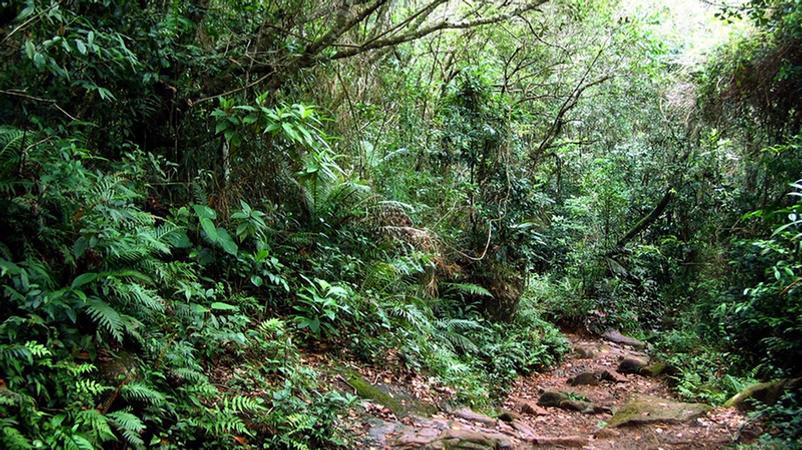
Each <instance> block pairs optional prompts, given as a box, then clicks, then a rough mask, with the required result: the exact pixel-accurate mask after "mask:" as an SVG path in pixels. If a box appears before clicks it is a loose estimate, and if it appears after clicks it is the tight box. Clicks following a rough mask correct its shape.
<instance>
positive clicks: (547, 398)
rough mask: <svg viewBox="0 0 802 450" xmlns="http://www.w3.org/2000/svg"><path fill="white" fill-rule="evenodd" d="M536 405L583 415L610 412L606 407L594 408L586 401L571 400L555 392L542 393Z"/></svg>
mask: <svg viewBox="0 0 802 450" xmlns="http://www.w3.org/2000/svg"><path fill="white" fill-rule="evenodd" d="M537 404H538V405H540V406H548V407H554V408H562V409H567V410H569V411H579V412H581V413H583V414H598V413H605V412H606V413H609V412H611V410H610V408H608V407H605V406H596V405H594V404H593V403H591V402H588V401H584V400H577V399H572V398H570V397H569V396H568V394H566V393H564V392H557V391H545V392H543V393H542V394H541V395H540V399H539V400H538V402H537Z"/></svg>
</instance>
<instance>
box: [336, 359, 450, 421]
mask: <svg viewBox="0 0 802 450" xmlns="http://www.w3.org/2000/svg"><path fill="white" fill-rule="evenodd" d="M336 371H337V373H339V374H340V375H341V376H342V377H343V378H344V379H345V380H346V382H347V383H348V384H349V385H350V386H351V387H353V388H354V390H356V394H357V395H358V396H359V397H361V398H363V399H365V400H370V401H372V402H374V403H377V404H379V405H382V406H384V407H385V408H387V409H389V410H390V411H392V412H393V414H395V415H396V416H398V417H406V416H410V415H417V416H424V417H430V416H431V415H432V414H434V413H436V412H437V407H436V406H435V405H433V404H429V403H425V402H421V401H420V400H417V399H415V398H413V397H412V396H411V395H409V394H407V393H405V392H403V390H400V389H393V387H392V386H383V385H382V386H376V385H373V384H371V382H370V381H368V380H366V379H365V377H363V376H362V374H360V373H359V372H357V371H356V370H353V369H351V368H347V367H338V368H337V369H336Z"/></svg>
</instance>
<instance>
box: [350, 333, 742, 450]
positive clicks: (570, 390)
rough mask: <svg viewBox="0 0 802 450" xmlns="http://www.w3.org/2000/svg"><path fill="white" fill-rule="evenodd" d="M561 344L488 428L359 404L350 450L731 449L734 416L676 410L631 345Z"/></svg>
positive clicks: (478, 421)
mask: <svg viewBox="0 0 802 450" xmlns="http://www.w3.org/2000/svg"><path fill="white" fill-rule="evenodd" d="M568 337H569V339H570V340H571V343H572V345H573V348H574V351H573V353H572V354H571V355H570V356H568V357H567V358H566V359H565V360H564V361H563V363H562V364H561V365H560V366H558V367H556V368H553V369H552V370H550V371H548V372H544V373H540V374H534V375H531V376H527V377H523V378H521V379H519V380H518V381H517V382H516V383H515V385H514V386H513V389H512V391H511V393H510V395H509V396H508V397H507V398H506V400H505V401H504V405H503V409H501V410H500V414H499V416H498V417H497V418H491V417H489V416H485V415H482V414H479V413H476V412H474V411H471V410H469V409H465V408H463V409H457V410H449V411H442V410H441V411H440V412H438V413H435V414H432V415H430V416H424V415H419V414H416V413H409V414H405V413H403V412H398V411H390V410H388V408H386V407H383V406H381V405H377V404H375V403H371V402H369V401H368V402H366V403H365V414H363V415H360V416H359V417H358V418H355V419H356V420H355V421H354V423H357V422H359V423H360V424H361V425H357V426H354V428H353V429H354V432H355V433H360V432H361V433H363V434H364V440H363V442H362V443H361V444H360V448H372V449H380V448H381V449H413V448H423V449H444V448H452V449H488V450H489V449H501V448H508V449H532V448H538V449H540V448H583V449H633V450H634V449H638V450H641V449H708V448H709V449H713V448H722V447H726V446H728V445H730V444H732V443H734V442H736V441H737V440H738V439H739V437H740V430H741V429H742V427H743V426H744V424H745V423H746V418H745V417H744V415H743V414H741V413H740V412H738V411H736V410H734V409H727V408H710V407H708V406H707V405H700V404H693V403H682V402H680V401H679V400H678V399H677V398H676V397H675V396H674V395H673V394H672V392H671V390H670V389H669V388H668V386H667V385H666V383H665V381H664V380H663V379H661V378H660V377H659V376H651V375H643V374H645V373H648V372H649V371H650V370H653V371H659V370H657V369H659V368H660V367H659V366H656V365H655V364H651V363H650V362H648V355H646V354H645V353H643V352H641V351H639V350H637V348H636V347H637V344H638V343H637V342H636V341H634V342H629V343H634V344H636V345H635V346H633V345H626V344H624V343H616V342H612V341H608V340H599V339H588V338H580V337H579V336H576V335H568ZM613 338H614V339H615V340H619V339H617V337H615V336H614V337H613ZM623 340H624V341H626V339H623ZM644 365H645V368H644V367H641V366H644ZM627 372H638V373H627ZM396 389H397V387H396ZM400 391H401V390H398V391H396V394H394V393H393V392H392V390H391V391H388V392H389V395H390V396H391V397H398V396H399V394H398V392H400ZM415 391H417V392H416V394H420V385H419V383H418V384H417V389H415ZM400 395H402V396H403V395H406V394H400ZM419 396H420V395H413V397H419ZM424 396H425V394H424ZM428 398H429V399H430V400H431V398H432V397H428ZM360 427H361V431H360V430H358V429H357V428H360Z"/></svg>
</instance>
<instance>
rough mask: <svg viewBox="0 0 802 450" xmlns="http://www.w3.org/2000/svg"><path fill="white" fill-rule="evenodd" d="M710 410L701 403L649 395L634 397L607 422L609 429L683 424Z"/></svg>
mask: <svg viewBox="0 0 802 450" xmlns="http://www.w3.org/2000/svg"><path fill="white" fill-rule="evenodd" d="M709 409H710V406H708V405H704V404H702V403H681V402H675V401H673V400H666V399H663V398H659V397H653V396H650V395H636V396H634V397H632V398H631V399H630V400H629V401H628V402H627V403H626V404H625V405H624V406H622V407H621V409H619V410H618V411H616V413H615V415H613V417H612V418H611V419H610V420H609V421H608V422H607V425H608V426H610V427H617V426H621V425H637V424H644V423H655V422H658V423H659V422H668V423H678V422H685V421H688V420H691V419H694V418H696V417H699V416H701V415H702V414H704V413H705V412H707V411H708V410H709Z"/></svg>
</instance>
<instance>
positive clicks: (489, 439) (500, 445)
mask: <svg viewBox="0 0 802 450" xmlns="http://www.w3.org/2000/svg"><path fill="white" fill-rule="evenodd" d="M515 444H516V441H515V440H514V439H513V438H511V437H509V436H506V435H504V434H501V433H497V432H494V431H477V430H470V429H461V428H460V429H454V428H445V429H441V428H439V427H435V426H431V427H421V428H417V427H416V428H412V427H405V428H403V429H401V430H398V431H397V432H396V435H395V438H394V439H392V440H391V441H389V442H388V445H389V446H390V447H392V448H402V449H412V448H418V449H430V450H441V449H455V450H456V449H460V450H497V449H513V448H516V445H515Z"/></svg>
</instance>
